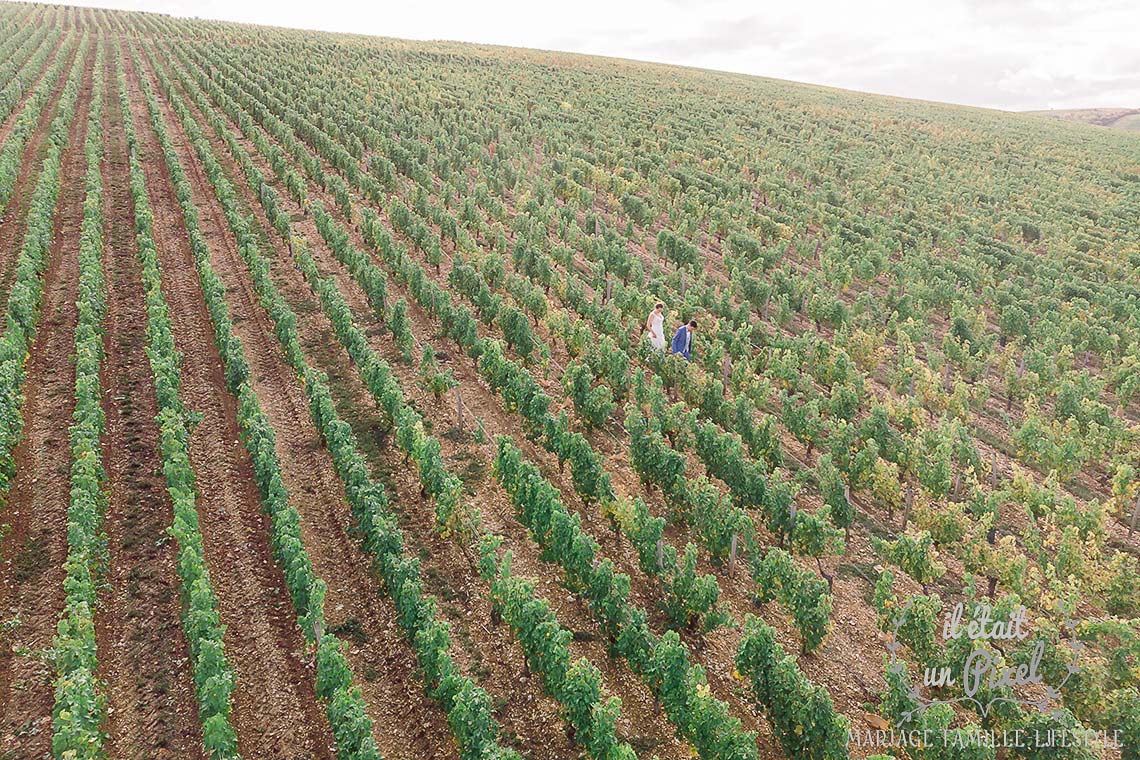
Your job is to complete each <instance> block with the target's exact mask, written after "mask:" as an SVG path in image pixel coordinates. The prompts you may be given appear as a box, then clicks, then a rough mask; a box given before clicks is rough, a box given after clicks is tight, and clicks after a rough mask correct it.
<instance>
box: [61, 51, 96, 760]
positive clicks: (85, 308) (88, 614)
mask: <svg viewBox="0 0 1140 760" xmlns="http://www.w3.org/2000/svg"><path fill="white" fill-rule="evenodd" d="M96 44H97V47H96V50H95V62H94V73H93V74H92V78H91V88H92V91H93V92H92V96H91V107H90V110H89V112H88V116H87V133H86V135H87V136H86V139H85V142H84V147H83V150H84V156H85V158H86V172H85V174H84V187H85V191H86V194H85V196H84V200H83V221H82V223H81V225H80V232H79V295H78V298H77V299H76V309H77V311H78V313H79V316H78V321H77V323H76V328H75V412H74V413H73V415H72V417H73V419H74V423H73V424H72V426H71V494H70V499H69V502H68V507H67V540H68V550H67V563H66V565H65V568H64V569H65V573H66V577H65V580H64V583H63V587H64V611H63V615H62V617H61V620H60V622H59V628H58V632H57V634H56V637H55V641H54V643H53V646H52V649H53V653H54V664H55V671H56V678H55V707H54V709H53V711H52V716H53V719H54V735H53V736H52V752H53V753H54V754H55V756H57V757H72V758H75V759H76V760H81V759H86V758H91V759H92V760H94V759H96V758H100V757H103V741H104V736H103V732H102V731H101V725H102V723H103V720H104V718H105V717H106V698H105V695H104V693H103V688H102V684H101V683H100V682H99V678H98V676H97V674H96V671H97V669H98V657H97V653H96V647H95V619H94V615H95V609H96V607H97V606H98V590H99V585H100V576H101V573H102V572H103V571H104V569H105V567H106V564H107V545H106V544H107V539H106V534H105V533H104V531H103V516H104V513H105V511H106V505H107V497H106V493H105V491H104V488H105V486H106V473H105V471H104V469H103V450H102V447H101V445H100V438H101V437H102V435H103V430H104V421H105V420H104V415H103V406H102V400H103V386H102V383H101V382H100V371H101V369H102V364H103V335H104V333H103V318H104V316H105V315H106V312H107V294H106V289H105V282H104V278H103V176H102V173H101V170H100V162H101V161H102V159H103V150H104V148H103V130H102V120H103V86H104V83H103V55H104V47H103V43H102V42H98V43H96Z"/></svg>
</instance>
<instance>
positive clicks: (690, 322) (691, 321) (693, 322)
mask: <svg viewBox="0 0 1140 760" xmlns="http://www.w3.org/2000/svg"><path fill="white" fill-rule="evenodd" d="M696 326H697V320H695V319H690V320H689V327H692V328H694V329H696Z"/></svg>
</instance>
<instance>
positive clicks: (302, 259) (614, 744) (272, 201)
mask: <svg viewBox="0 0 1140 760" xmlns="http://www.w3.org/2000/svg"><path fill="white" fill-rule="evenodd" d="M165 81H166V80H164V82H165ZM168 92H169V90H168ZM198 103H199V105H200V106H203V105H205V104H204V103H202V101H201V100H199V101H198ZM207 113H209V111H208V110H207ZM216 126H218V124H216ZM226 142H227V143H228V144H229V146H230V148H231V150H232V151H233V152H234V153H235V154H236V155H235V157H237V158H238V159H239V160H241V162H242V165H243V168H244V169H245V172H246V174H247V177H248V178H249V179H250V181H251V186H252V187H255V188H258V191H257V197H258V198H260V199H263V200H264V201H265V203H264V206H265V209H266V213H267V217H268V218H270V219H273V218H275V215H274V214H273V213H272V210H273V209H278V208H279V206H277V205H276V195H275V193H276V191H275V190H273V188H271V187H270V186H268V185H266V184H264V183H263V182H262V181H261V179H260V174H259V172H258V170H257V169H256V167H254V166H253V165H252V163H251V162H249V161H248V156H247V154H245V153H244V151H243V149H242V148H241V147H240V146H239V145H238V144H237V143H236V142H232V141H230V140H227V141H226ZM243 159H245V160H243ZM277 218H280V217H277ZM284 226H285V228H286V230H287V231H288V229H289V227H290V224H289V222H288V219H287V217H286V220H285V223H284ZM289 239H292V236H291V235H290V236H289ZM294 250H295V254H297V252H298V251H300V253H299V254H298V255H296V256H295V258H296V259H297V264H298V266H299V267H300V268H301V269H302V271H303V272H304V273H305V274H306V276H307V277H308V278H309V281H310V283H312V284H314V291H315V292H316V293H317V294H318V296H319V298H320V301H321V303H322V306H324V307H325V308H326V310H327V311H328V313H329V315H330V319H332V320H333V322H334V324H337V323H338V322H339V323H340V324H342V325H343V324H350V323H351V319H350V317H348V316H347V312H346V311H345V308H346V307H344V306H343V305H342V304H341V301H340V299H339V294H338V293H336V292H335V288H333V289H332V290H330V289H329V288H332V287H333V286H332V285H331V282H330V281H328V280H321V279H320V278H319V277H318V276H317V275H316V273H315V266H314V264H313V263H312V258H311V256H310V255H309V254H308V253H307V251H305V249H304V247H303V244H302V243H299V242H296V241H295V242H294ZM347 334H349V335H353V333H351V332H349V333H347ZM366 366H377V365H375V364H368V365H366ZM386 391H387V392H386V393H385V394H384V397H385V398H388V399H392V398H401V397H400V396H399V389H398V387H396V386H394V385H393V386H392V387H388V388H386ZM389 406H390V404H389ZM318 408H319V409H320V411H321V413H322V414H323V415H328V414H329V410H328V405H327V403H324V402H323V403H321V404H320V405H319V407H318ZM382 408H383V407H382ZM400 414H401V412H400V410H397V411H396V415H400ZM401 416H403V417H404V418H405V419H406V417H407V414H406V413H405V414H403V415H401ZM331 419H335V417H331ZM396 437H397V440H399V439H400V438H401V435H400V433H399V432H397V436H396ZM411 448H412V449H413V451H414V450H415V448H416V446H415V444H413V445H412V447H411ZM421 472H422V467H421ZM421 477H424V476H422V475H421ZM450 477H454V476H450ZM490 540H491V537H490V536H489V535H488V534H483V535H482V539H481V540H480V545H481V554H482V562H481V567H482V568H484V569H485V570H486V569H487V567H488V565H487V564H486V563H488V562H490V563H492V566H496V567H497V565H495V561H494V558H493V552H494V548H495V547H496V546H497V544H495V543H491V544H488V543H487V542H488V541H490ZM487 572H491V571H490V570H487ZM508 577H509V571H508V572H507V573H506V575H502V576H501V575H500V574H496V573H491V575H488V576H487V577H486V580H487V581H488V582H489V583H492V586H493V588H498V587H499V586H498V585H497V582H495V581H493V578H498V579H499V580H500V581H501V582H502V583H506V584H508V585H509V586H510V588H511V589H512V590H513V592H514V593H513V594H512V600H513V601H514V602H515V603H518V604H525V605H526V607H527V609H531V610H534V609H539V608H541V609H545V610H548V609H549V608H548V606H547V603H546V602H545V601H544V600H540V599H538V598H536V597H535V596H534V593H533V587H530V588H526V587H525V586H519V585H518V584H516V583H512V582H511V580H507V578H508ZM512 580H513V579H512ZM524 591H525V592H524ZM500 601H502V600H500ZM511 606H512V605H511V604H509V603H507V604H506V605H505V607H502V609H505V610H507V611H508V614H507V619H508V621H511V620H514V618H513V617H512V616H511V615H510V614H509V610H510V609H511ZM548 614H549V613H548ZM549 621H550V624H551V625H553V626H555V628H557V621H556V620H555V619H554V618H553V616H552V615H550V616H549ZM516 630H518V629H517V627H516ZM559 630H561V629H559ZM527 632H529V629H527ZM521 633H523V632H522V631H520V634H521ZM568 637H569V633H568V632H565V631H563V634H562V635H561V636H557V637H556V638H568ZM520 643H521V644H522V645H523V647H524V651H525V652H526V654H527V657H528V658H531V659H532V660H534V661H535V662H543V663H547V665H545V666H542V665H536V669H537V670H539V672H541V673H543V675H544V682H543V685H544V688H545V689H546V691H547V692H548V693H549V694H550V695H551V696H552V697H553V698H554V699H555V700H557V701H558V702H559V703H560V704H562V705H563V707H564V717H565V718H566V720H567V722H568V723H569V724H570V726H571V727H572V729H573V734H574V738H575V740H576V741H578V742H579V743H580V744H582V746H583V747H584V748H585V749H586V750H587V752H589V753H590V756H591V757H595V758H598V759H599V760H604V759H606V758H615V759H616V758H629V757H632V756H633V753H632V750H631V749H630V748H629V747H628V745H625V744H623V743H621V742H619V741H618V740H617V738H616V737H615V735H614V724H615V722H616V719H617V717H618V711H619V708H620V701H618V700H615V699H611V700H608V701H607V700H604V699H603V695H602V693H601V684H600V677H599V675H598V672H597V670H596V669H595V668H593V666H590V665H589V664H588V662H586V661H579V662H577V663H575V665H574V670H573V673H572V674H571V673H565V672H563V671H562V670H559V669H558V668H557V667H555V666H554V665H553V664H550V663H551V660H550V658H552V657H553V658H556V659H557V658H562V659H564V660H565V664H566V665H567V666H568V665H569V654H568V651H567V650H565V648H564V647H563V648H561V649H559V648H558V647H557V646H556V645H555V644H554V641H553V640H551V639H549V638H545V637H543V638H533V637H527V636H523V635H520ZM552 647H553V650H552V649H551V648H552ZM558 661H561V660H558ZM565 670H569V668H568V667H567V668H566V669H565Z"/></svg>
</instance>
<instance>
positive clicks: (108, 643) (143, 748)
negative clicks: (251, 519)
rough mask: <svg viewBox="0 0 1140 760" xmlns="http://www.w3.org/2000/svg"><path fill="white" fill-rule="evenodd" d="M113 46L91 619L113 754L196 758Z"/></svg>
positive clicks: (134, 758)
mask: <svg viewBox="0 0 1140 760" xmlns="http://www.w3.org/2000/svg"><path fill="white" fill-rule="evenodd" d="M113 58H114V56H113V54H112V52H111V51H110V50H109V51H108V53H107V55H106V64H107V71H106V72H105V74H104V81H105V83H106V85H107V91H106V93H105V94H104V116H103V130H104V134H105V135H106V141H107V152H106V157H105V158H104V161H103V167H102V170H103V193H104V228H103V237H104V241H105V245H106V250H105V252H104V256H103V267H104V273H105V276H106V281H107V320H106V337H105V339H104V346H105V349H106V358H105V359H104V363H103V378H102V381H103V389H104V403H103V408H104V410H105V412H106V415H107V422H106V432H105V435H104V437H103V451H104V459H105V462H104V465H105V467H106V469H107V481H108V491H109V502H108V505H107V515H106V531H107V546H108V550H109V553H110V573H109V575H108V577H107V582H108V586H109V588H108V589H107V590H106V592H105V593H104V594H103V602H104V604H103V607H102V608H101V609H100V611H99V613H98V615H97V617H96V621H95V630H96V632H97V636H98V652H99V667H100V670H99V677H100V678H102V679H103V681H104V682H105V683H106V685H107V698H108V711H107V712H108V720H107V732H108V734H109V735H110V736H109V740H108V742H107V753H108V756H109V757H110V758H112V759H113V760H116V759H118V758H123V759H128V758H129V760H148V759H149V758H166V757H179V758H201V757H202V756H203V755H202V749H201V747H202V739H201V730H200V728H199V724H198V713H197V702H196V701H195V699H194V684H193V680H192V679H191V674H190V660H189V653H188V651H187V647H186V639H185V638H184V637H183V635H182V631H181V625H180V624H179V612H180V607H181V605H180V602H179V595H178V594H179V592H178V575H177V572H176V569H175V563H176V558H177V549H178V547H177V544H175V543H174V542H173V541H170V539H169V536H167V534H166V528H167V526H169V525H170V524H171V522H172V521H173V512H172V509H171V505H170V498H169V496H168V495H167V493H166V486H165V482H164V480H163V477H162V474H161V463H160V461H159V456H158V439H159V434H158V426H157V424H156V423H155V420H154V417H155V412H156V410H157V402H156V400H155V393H154V385H153V383H152V382H151V373H150V364H149V363H148V360H147V356H146V330H145V327H146V325H145V322H144V321H143V320H141V319H139V312H140V310H141V309H142V308H143V306H142V304H143V288H142V275H141V271H140V267H139V263H138V258H137V253H136V249H135V244H134V221H133V220H134V212H133V204H132V200H131V191H130V180H129V174H128V168H127V155H126V150H127V147H126V138H125V134H124V133H123V120H122V113H121V111H120V109H119V101H118V93H117V89H116V84H115V82H116V79H115V73H114V72H115V69H114V63H113Z"/></svg>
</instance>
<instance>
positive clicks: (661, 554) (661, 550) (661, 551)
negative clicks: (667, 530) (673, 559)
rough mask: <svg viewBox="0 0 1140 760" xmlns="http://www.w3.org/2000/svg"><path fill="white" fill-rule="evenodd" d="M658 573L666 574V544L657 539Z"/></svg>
mask: <svg viewBox="0 0 1140 760" xmlns="http://www.w3.org/2000/svg"><path fill="white" fill-rule="evenodd" d="M657 571H658V572H661V573H663V572H665V542H664V541H662V540H661V539H660V538H659V539H657Z"/></svg>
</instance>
